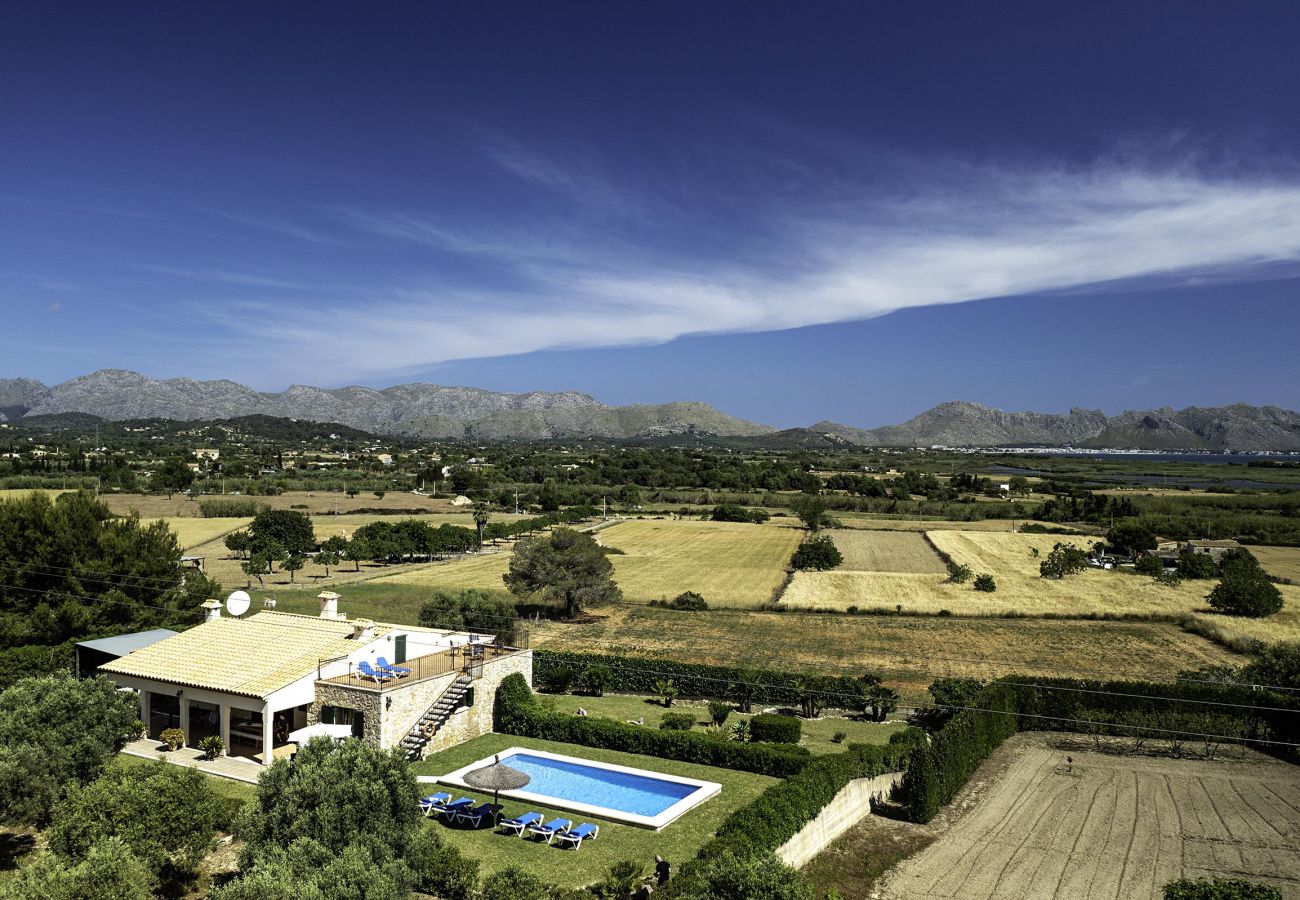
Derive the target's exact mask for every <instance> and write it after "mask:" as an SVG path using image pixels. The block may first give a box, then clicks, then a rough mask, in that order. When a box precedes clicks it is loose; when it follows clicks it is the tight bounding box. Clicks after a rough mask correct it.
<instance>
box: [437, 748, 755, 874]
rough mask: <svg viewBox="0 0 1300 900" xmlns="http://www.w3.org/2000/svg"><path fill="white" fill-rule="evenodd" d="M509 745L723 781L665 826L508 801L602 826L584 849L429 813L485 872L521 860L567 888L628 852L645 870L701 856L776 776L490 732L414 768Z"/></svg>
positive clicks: (451, 763) (447, 765) (454, 764)
mask: <svg viewBox="0 0 1300 900" xmlns="http://www.w3.org/2000/svg"><path fill="white" fill-rule="evenodd" d="M508 747H527V748H529V749H532V750H549V751H551V752H553V753H564V754H569V755H571V756H577V757H581V758H583V759H591V760H595V761H598V762H609V763H615V764H618V765H625V766H635V767H637V768H641V769H646V770H648V771H651V772H663V773H665V774H669V775H681V776H685V777H688V778H699V779H703V780H705V781H715V782H717V783H718V784H721V785H722V791H721V792H720V793H718V794H717V795H715V796H714V797H712V798H710V799H708V800H706V801H704V802H703V803H701V804H700V805H699V806H697V807H695V808H694V809H692V810H690V811H689V812H687V813H686V814H685V815H683V816H682V817H681V818H679V819H677V820H676V821H675V822H673V823H671V824H670V825H667V826H666V827H665V828H664V829H663V830H662V831H651V830H650V829H648V828H637V827H635V826H633V825H622V824H619V823H616V822H609V821H606V820H603V819H598V818H594V817H591V816H575V814H573V813H569V812H565V811H563V810H558V809H550V808H548V807H544V806H535V805H526V804H522V803H518V802H514V801H506V802H504V803H503V806H505V811H506V814H507V815H516V814H519V813H523V812H527V811H529V810H535V811H537V812H540V813H541V814H542V815H544V816H545V817H546V818H548V819H550V818H551V817H553V816H562V817H564V818H566V819H573V820H574V821H575V824H577V823H580V822H591V823H592V824H593V825H599V826H600V837H599V838H597V839H596V840H594V841H583V842H582V848H581V849H580V850H576V851H575V850H561V849H559V848H558V847H554V846H547V845H546V844H538V843H535V842H533V841H526V840H523V839H522V838H518V837H513V836H509V835H503V834H499V833H496V832H493V831H490V830H488V829H487V828H483V829H480V830H477V831H475V830H467V829H461V828H451V827H449V826H446V825H444V824H442V821H441V820H436V821H435V820H430V827H431V828H437V829H438V833H439V834H440V835H442V836H443V838H445V839H446V840H447V841H449V842H450V843H452V844H453V845H455V846H456V847H457V848H458V849H460V850H461V851H462V852H464V853H465V854H466V855H468V856H470V857H473V858H474V859H477V860H479V863H480V865H481V867H482V868H481V871H482V874H484V875H486V874H489V873H491V872H495V871H497V870H498V869H502V868H504V867H506V866H509V865H517V866H522V867H523V868H525V869H527V870H528V871H530V872H533V873H534V874H536V875H537V876H538V877H539V878H543V879H545V880H547V881H549V882H552V883H554V884H561V885H566V886H569V887H583V886H586V885H589V884H591V883H593V882H595V881H597V880H599V879H600V878H601V877H602V876H603V875H604V873H605V870H606V869H608V868H609V867H610V866H611V865H613V864H614V863H616V862H619V861H620V860H625V859H630V860H634V861H637V862H642V863H645V864H646V867H647V870H648V869H649V867H650V865H651V863H653V861H654V857H655V854H659V855H660V856H663V857H664V858H665V859H667V860H668V861H669V862H670V863H672V864H673V866H674V867H675V866H679V865H681V864H682V863H683V862H685V861H686V860H688V859H690V858H691V857H693V856H695V853H696V851H698V850H699V848H700V846H701V845H702V844H704V842H705V841H707V840H708V839H709V838H710V837H711V836H712V835H713V833H714V831H716V830H717V828H718V826H719V825H720V824H721V823H722V820H723V819H725V818H726V817H727V815H728V814H730V813H731V812H732V811H733V810H735V809H737V808H739V807H741V806H745V805H746V804H748V803H750V802H751V801H753V800H754V798H755V797H757V796H758V795H759V794H761V793H762V792H763V791H764V790H765V789H767V788H768V787H769V786H770V785H773V784H775V783H776V781H777V779H775V778H768V777H766V776H764V775H752V774H750V773H748V772H733V771H731V770H730V769H716V768H713V767H712V766H701V765H696V764H694V763H684V762H675V761H672V760H666V759H657V758H654V757H648V756H637V755H635V754H632V753H620V752H617V751H614V750H594V749H591V748H589V747H580V746H577V745H575V744H561V743H558V742H556V741H540V740H534V739H532V738H523V737H515V736H512V735H508V734H489V735H485V736H484V737H481V738H477V739H475V740H472V741H468V742H467V743H464V744H461V745H460V746H459V747H455V748H453V749H451V750H446V751H444V752H442V753H438V754H436V755H434V756H430V757H429V758H428V759H426V760H424V761H422V762H419V763H417V764H416V765H415V766H414V769H415V771H416V772H417V773H418V774H420V775H445V774H446V773H448V772H451V771H454V770H455V769H459V768H460V767H461V766H465V765H468V764H470V763H472V762H474V761H475V760H478V759H482V758H483V757H485V756H489V755H490V754H493V753H497V752H499V751H501V750H505V749H506V748H508ZM426 787H428V788H429V791H428V792H429V793H435V792H436V791H437V790H439V789H438V788H435V787H434V786H432V785H427V786H426ZM457 793H458V794H459V793H461V792H459V791H458V792H457ZM464 794H465V796H469V797H473V798H475V799H476V800H477V799H487V800H491V796H490V795H483V794H476V793H473V792H469V791H466V792H464Z"/></svg>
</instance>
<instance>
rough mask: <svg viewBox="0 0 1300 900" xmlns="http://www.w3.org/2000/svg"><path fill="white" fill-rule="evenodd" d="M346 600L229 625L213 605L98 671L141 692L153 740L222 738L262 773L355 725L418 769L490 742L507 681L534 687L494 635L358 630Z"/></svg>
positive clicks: (527, 661) (528, 664) (361, 622)
mask: <svg viewBox="0 0 1300 900" xmlns="http://www.w3.org/2000/svg"><path fill="white" fill-rule="evenodd" d="M338 599H339V597H338V595H337V594H333V593H330V592H325V593H322V594H321V595H320V600H321V614H320V616H305V615H295V614H290V613H279V612H259V613H256V614H255V615H251V616H248V617H247V618H233V617H228V616H222V615H221V604H220V603H218V602H216V601H212V600H209V601H207V603H205V604H204V608H205V609H206V610H207V614H208V619H207V621H205V622H204V623H203V624H201V625H196V626H195V627H193V628H191V629H189V630H187V631H182V632H180V633H179V634H176V635H174V636H171V637H165V638H163V639H162V640H156V641H154V642H152V643H148V644H147V645H145V646H141V647H139V648H138V649H134V650H131V651H130V652H128V653H126V654H125V655H123V656H121V657H119V658H118V659H116V660H113V661H111V662H105V663H103V664H102V665H99V667H98V670H99V672H100V673H101V674H103V675H105V676H107V677H108V678H109V679H111V680H112V681H113V682H114V683H116V684H117V685H118V686H119V687H122V688H131V689H134V690H136V691H138V692H139V696H140V719H141V721H142V722H144V723H145V725H146V727H147V729H148V734H149V736H150V737H152V738H157V737H159V735H161V733H162V732H163V731H164V730H165V729H168V728H179V729H181V730H182V731H183V732H185V738H186V744H187V745H190V746H196V745H197V744H198V743H199V741H201V740H202V739H203V738H205V737H207V736H208V735H212V734H219V735H220V736H221V738H222V740H223V742H224V743H225V746H226V750H227V753H228V754H229V755H230V756H241V757H245V758H247V759H250V760H253V761H256V762H260V763H262V764H264V765H269V764H270V763H271V762H272V761H273V759H274V757H275V756H276V755H277V753H279V752H284V753H288V752H292V750H293V749H294V748H293V746H292V745H291V744H290V742H289V740H288V735H289V732H291V731H293V730H295V729H298V728H301V727H303V726H306V725H310V724H315V723H316V722H327V723H334V724H348V725H351V726H352V729H353V733H354V734H355V735H357V736H358V737H360V738H362V739H363V740H365V741H366V742H367V743H369V744H371V745H373V746H375V747H379V748H389V747H396V746H402V747H404V748H405V749H406V750H407V752H408V755H409V756H411V757H412V758H418V757H419V756H422V755H423V754H424V753H425V752H429V751H431V750H441V749H445V748H446V747H449V746H452V745H454V744H457V743H460V742H461V741H464V740H467V739H469V738H471V737H477V736H479V735H481V734H486V733H488V732H490V731H491V730H492V704H493V702H494V699H495V695H496V687H497V685H498V684H499V683H500V681H501V680H502V679H503V678H505V677H506V676H507V675H509V674H512V673H514V672H520V673H522V674H523V675H524V677H525V678H527V679H529V680H531V678H532V653H531V652H530V651H528V650H521V649H518V648H515V647H509V646H504V645H502V644H500V643H497V642H495V641H494V640H493V637H492V636H491V635H475V634H469V633H466V632H458V631H447V630H440V629H435V628H420V627H416V626H409V625H396V624H390V623H383V622H371V621H369V620H367V619H354V620H349V619H347V618H346V617H344V616H341V615H339V614H338V612H337V603H338ZM381 659H382V660H384V662H383V663H381V662H380V660H381ZM385 663H386V664H388V666H390V667H391V668H390V669H389V670H388V672H387V673H385V672H384V670H383V669H382V666H383V665H384V664H385ZM372 672H373V673H376V674H370V673H372Z"/></svg>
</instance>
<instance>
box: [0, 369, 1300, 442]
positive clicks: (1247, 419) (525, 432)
mask: <svg viewBox="0 0 1300 900" xmlns="http://www.w3.org/2000/svg"><path fill="white" fill-rule="evenodd" d="M60 413H87V414H91V415H95V416H100V417H102V418H104V419H110V420H124V419H146V418H164V419H177V420H195V419H229V418H236V417H239V416H250V415H265V416H276V417H283V418H289V419H298V420H306V421H314V422H338V423H340V424H343V425H347V426H349V427H352V428H357V429H361V430H363V431H368V432H371V433H374V434H387V435H394V436H398V437H408V438H415V439H425V440H483V441H492V440H566V439H573V438H608V439H611V440H634V441H635V440H639V441H651V442H653V443H656V444H671V443H673V442H674V440H675V438H676V436H681V437H682V438H687V437H689V438H690V441H691V442H696V443H700V442H705V443H706V442H708V441H710V440H711V439H713V438H733V439H734V438H744V439H747V440H746V443H752V444H754V445H755V446H759V445H762V446H769V445H770V446H771V447H773V448H778V449H779V448H796V447H798V448H804V449H830V448H834V447H840V446H853V445H856V446H864V447H866V446H903V447H930V446H935V445H942V446H950V447H1012V446H1020V447H1032V446H1039V447H1080V448H1116V449H1135V450H1211V451H1220V452H1222V451H1273V452H1300V414H1297V413H1295V412H1293V411H1291V410H1286V409H1282V408H1280V407H1277V406H1251V405H1249V404H1245V403H1238V404H1233V405H1231V406H1221V407H1195V406H1193V407H1187V408H1186V409H1181V410H1175V409H1171V408H1168V407H1163V408H1161V409H1155V410H1137V411H1128V412H1123V413H1120V414H1119V415H1116V416H1107V415H1106V414H1105V413H1103V412H1102V411H1101V410H1090V409H1072V410H1070V411H1069V412H1068V413H1035V412H1007V411H1005V410H1000V409H993V408H991V407H987V406H983V405H981V404H979V403H971V402H968V401H953V402H949V403H941V404H939V405H938V406H935V407H933V408H932V409H928V410H926V411H925V412H923V413H921V414H920V415H918V416H915V417H914V418H912V419H909V420H908V421H906V422H903V423H902V424H899V425H886V426H883V427H879V428H871V429H868V428H857V427H854V426H851V425H842V424H839V423H836V422H818V423H817V424H815V425H812V426H810V427H808V428H806V429H787V430H784V431H777V430H776V429H775V428H771V427H769V426H767V425H762V424H758V423H755V422H749V421H746V420H744V419H739V418H736V417H734V416H729V415H727V414H726V413H723V412H720V411H718V410H716V409H714V408H713V407H711V406H708V405H707V404H704V403H694V402H678V403H661V404H643V405H632V406H610V405H607V404H604V403H601V402H599V401H598V400H596V399H595V398H594V397H592V396H590V395H589V394H584V393H580V392H578V391H561V392H545V391H531V392H528V393H519V394H512V393H500V392H496V391H488V390H483V389H481V388H470V387H448V386H445V385H435V384H424V383H416V384H400V385H395V386H393V387H389V388H384V389H382V390H376V389H373V388H367V387H356V386H353V387H343V388H334V389H325V388H317V387H310V386H307V385H293V386H291V387H289V388H286V389H285V390H284V391H282V392H280V393H263V392H259V391H255V390H253V389H252V388H250V387H247V386H246V385H242V384H239V383H237V382H234V381H225V380H222V381H195V380H193V379H189V378H171V379H166V380H162V379H155V378H150V377H148V376H146V375H141V374H140V373H138V372H128V371H123V370H119V369H104V370H101V371H98V372H94V373H91V374H90V375H84V376H81V377H80V378H74V379H72V380H70V381H65V382H64V383H62V384H59V385H55V386H53V387H49V386H46V385H44V384H42V383H40V382H39V381H33V380H32V379H27V378H16V379H9V380H5V379H0V421H6V420H8V421H17V420H19V419H21V418H22V417H23V416H26V415H40V416H44V415H55V414H60Z"/></svg>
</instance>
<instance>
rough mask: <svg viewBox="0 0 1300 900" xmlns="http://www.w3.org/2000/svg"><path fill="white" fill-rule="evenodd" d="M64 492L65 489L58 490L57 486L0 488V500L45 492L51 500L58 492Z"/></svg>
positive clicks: (15, 498) (17, 498)
mask: <svg viewBox="0 0 1300 900" xmlns="http://www.w3.org/2000/svg"><path fill="white" fill-rule="evenodd" d="M66 493H67V491H63V490H59V489H57V488H0V502H2V501H5V500H19V499H21V498H23V497H26V496H27V495H28V494H45V495H46V496H47V497H49V498H50V499H51V500H53V499H54V498H55V497H57V496H59V494H66Z"/></svg>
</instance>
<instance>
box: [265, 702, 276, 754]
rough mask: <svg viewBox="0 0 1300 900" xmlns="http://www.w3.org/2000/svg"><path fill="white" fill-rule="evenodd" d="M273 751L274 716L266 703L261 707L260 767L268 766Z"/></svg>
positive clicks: (269, 705)
mask: <svg viewBox="0 0 1300 900" xmlns="http://www.w3.org/2000/svg"><path fill="white" fill-rule="evenodd" d="M274 749H275V715H274V714H273V713H272V712H271V704H270V703H269V702H268V703H266V704H265V705H263V706H262V765H264V766H269V765H270V764H271V763H272V762H274V759H273V757H272V752H273V751H274Z"/></svg>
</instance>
